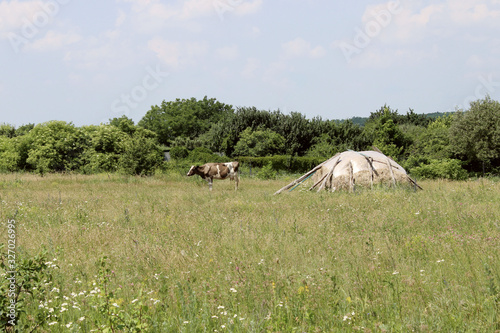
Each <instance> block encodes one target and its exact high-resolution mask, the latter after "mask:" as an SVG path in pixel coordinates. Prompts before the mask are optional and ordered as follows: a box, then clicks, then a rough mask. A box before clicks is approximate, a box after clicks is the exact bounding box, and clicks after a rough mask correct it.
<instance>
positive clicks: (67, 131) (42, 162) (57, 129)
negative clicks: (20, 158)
mask: <svg viewBox="0 0 500 333" xmlns="http://www.w3.org/2000/svg"><path fill="white" fill-rule="evenodd" d="M27 136H29V139H30V141H31V146H30V148H29V150H28V157H27V160H26V162H27V164H28V165H29V166H30V167H31V168H32V169H34V170H36V171H38V172H39V173H41V174H43V173H45V172H50V171H70V170H76V169H78V168H79V167H80V163H81V160H80V157H81V153H82V152H83V150H84V148H85V146H86V142H85V137H84V135H83V133H82V131H80V129H78V128H77V127H75V126H74V125H73V124H72V123H66V122H65V121H49V122H46V123H42V124H38V125H36V126H35V127H34V128H33V129H32V130H31V131H30V132H29V134H28V135H27Z"/></svg>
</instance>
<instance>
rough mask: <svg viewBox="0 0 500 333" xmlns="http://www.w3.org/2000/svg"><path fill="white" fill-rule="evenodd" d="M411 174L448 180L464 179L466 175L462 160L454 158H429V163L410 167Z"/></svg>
mask: <svg viewBox="0 0 500 333" xmlns="http://www.w3.org/2000/svg"><path fill="white" fill-rule="evenodd" d="M411 174H412V175H414V176H416V177H419V178H426V179H436V178H444V179H450V180H464V179H467V176H468V175H467V171H466V170H464V169H463V168H462V162H461V161H459V160H456V159H444V160H430V161H429V164H425V165H421V166H418V167H414V168H413V169H411Z"/></svg>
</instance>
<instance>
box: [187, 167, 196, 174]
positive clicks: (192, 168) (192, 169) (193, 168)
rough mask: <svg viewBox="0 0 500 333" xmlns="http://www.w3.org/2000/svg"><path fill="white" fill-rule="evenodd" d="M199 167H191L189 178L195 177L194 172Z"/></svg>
mask: <svg viewBox="0 0 500 333" xmlns="http://www.w3.org/2000/svg"><path fill="white" fill-rule="evenodd" d="M196 168H197V166H196V165H193V166H191V169H189V172H188V173H187V175H188V176H192V175H194V174H195V173H194V170H196Z"/></svg>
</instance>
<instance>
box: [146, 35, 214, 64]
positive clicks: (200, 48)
mask: <svg viewBox="0 0 500 333" xmlns="http://www.w3.org/2000/svg"><path fill="white" fill-rule="evenodd" d="M148 49H149V50H151V51H153V52H154V53H155V54H156V56H157V57H158V59H160V61H162V62H163V63H165V64H166V65H167V66H169V67H170V68H171V69H179V68H181V67H182V66H185V65H188V64H191V65H195V64H197V63H198V62H199V60H200V59H202V58H203V57H204V56H205V55H206V54H207V52H208V44H207V43H205V42H182V43H181V42H177V41H169V40H165V39H163V38H160V37H156V38H153V39H151V40H150V41H149V42H148Z"/></svg>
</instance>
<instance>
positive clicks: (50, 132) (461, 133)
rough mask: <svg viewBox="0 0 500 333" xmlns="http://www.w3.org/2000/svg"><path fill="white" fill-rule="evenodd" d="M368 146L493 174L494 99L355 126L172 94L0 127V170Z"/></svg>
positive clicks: (453, 171) (497, 117) (270, 157)
mask: <svg viewBox="0 0 500 333" xmlns="http://www.w3.org/2000/svg"><path fill="white" fill-rule="evenodd" d="M372 146H376V147H377V148H378V149H380V150H381V151H382V152H383V153H385V154H386V155H389V156H391V157H392V158H394V159H395V160H397V161H398V162H399V163H400V164H402V165H403V166H404V167H405V168H406V169H407V170H408V171H409V172H410V173H412V174H414V175H415V176H417V177H418V176H420V177H426V178H436V177H440V178H450V179H463V178H466V177H467V176H468V175H470V174H471V173H472V174H474V173H479V174H498V172H499V171H500V103H499V102H498V101H495V100H492V99H491V98H490V97H489V96H486V97H485V98H484V99H478V100H476V101H474V102H472V103H471V104H470V108H469V109H467V110H459V111H457V112H454V113H449V114H445V115H443V116H441V117H437V118H435V117H430V116H428V115H424V114H417V113H415V112H414V110H412V109H409V110H408V111H407V112H406V113H405V114H400V113H399V112H398V110H393V109H391V107H390V106H388V105H384V106H382V107H380V108H379V109H378V110H376V111H374V112H372V113H371V114H370V117H369V118H368V119H367V120H366V121H363V123H362V124H359V122H358V123H355V122H353V121H352V120H349V119H348V120H341V121H340V120H325V119H322V118H320V117H314V118H312V119H308V118H306V116H305V115H303V114H301V113H299V112H291V113H290V114H284V113H282V112H281V111H280V110H276V111H268V110H258V109H256V108H255V107H236V108H235V107H233V106H232V105H228V104H225V103H222V102H220V101H217V100H216V99H214V98H207V97H204V98H203V99H200V100H197V99H195V98H191V99H177V100H175V101H163V102H162V103H161V104H160V105H155V106H152V107H151V109H150V110H148V111H147V112H146V114H145V115H144V117H143V118H142V119H141V120H140V121H139V122H138V123H137V124H135V123H134V122H133V121H132V120H131V119H129V118H127V117H125V116H123V117H121V118H114V119H110V121H109V123H106V124H101V125H98V126H97V125H90V126H82V127H76V126H74V125H73V124H72V123H66V122H63V121H50V122H46V123H42V124H37V125H34V124H28V125H23V126H20V127H19V128H15V127H14V126H11V125H8V124H3V125H0V171H2V172H14V171H34V172H38V173H41V174H43V173H46V172H60V171H66V172H70V171H71V172H82V173H99V172H122V173H126V174H151V173H154V172H155V171H156V170H162V169H165V168H168V163H164V162H163V150H165V149H169V150H170V154H171V157H172V158H173V159H174V160H177V161H179V160H190V161H193V162H196V161H200V162H202V160H209V159H221V158H220V157H219V156H220V155H224V156H226V157H225V158H226V159H228V158H231V159H235V158H240V159H241V160H244V161H256V162H257V161H260V163H264V162H266V163H269V164H270V165H276V166H277V165H281V166H282V167H281V168H282V169H287V168H288V169H290V170H289V171H303V170H297V168H298V169H300V168H301V167H297V168H292V167H291V166H292V165H296V166H302V168H306V167H309V166H310V165H311V164H312V163H316V162H317V161H320V160H322V159H323V160H324V159H325V158H328V157H331V156H333V155H334V154H335V153H337V152H341V151H345V150H347V149H352V150H370V149H372ZM214 153H218V155H214ZM277 161H280V162H279V163H278V162H277ZM283 161H288V162H286V163H285V162H283ZM300 161H306V162H303V163H302V162H300ZM257 164H258V163H257Z"/></svg>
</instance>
